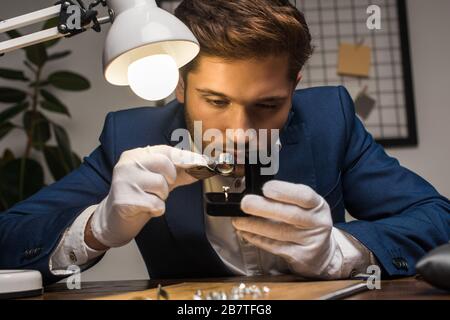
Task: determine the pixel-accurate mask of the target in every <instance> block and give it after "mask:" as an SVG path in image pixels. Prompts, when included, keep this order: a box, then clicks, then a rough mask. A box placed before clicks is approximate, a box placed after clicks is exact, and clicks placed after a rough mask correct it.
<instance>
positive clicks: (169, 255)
mask: <svg viewBox="0 0 450 320" xmlns="http://www.w3.org/2000/svg"><path fill="white" fill-rule="evenodd" d="M176 15H177V17H178V18H180V19H181V20H182V21H183V22H184V23H186V25H188V26H189V28H190V29H191V30H192V32H193V33H194V35H195V36H196V37H197V39H198V40H199V42H200V45H201V52H200V55H199V56H198V57H197V58H196V59H195V60H194V61H193V62H192V63H190V64H189V65H187V66H186V67H184V68H183V69H182V70H181V77H180V83H179V85H178V87H177V90H176V96H177V100H176V101H173V102H171V103H170V104H169V105H167V106H165V107H163V108H140V109H134V110H127V111H121V112H117V113H112V114H109V115H108V117H107V119H106V123H105V127H104V129H103V132H102V135H101V137H100V142H101V144H100V146H99V147H98V148H97V149H96V150H95V151H94V152H93V153H92V154H91V155H90V156H89V157H86V158H85V159H84V163H83V164H82V165H81V167H80V168H79V169H77V170H76V171H75V172H73V173H72V174H70V175H68V176H67V177H65V178H64V179H62V180H61V181H59V182H57V183H55V184H53V185H51V186H49V187H47V188H45V189H44V190H42V191H41V192H39V193H38V194H36V195H34V196H33V197H31V198H29V199H28V200H26V201H24V202H22V203H19V204H17V205H16V206H15V207H13V208H11V209H10V210H8V211H7V212H6V213H4V214H2V215H0V268H13V269H35V270H39V271H41V273H42V274H43V277H44V282H45V283H46V284H49V283H52V282H55V281H57V280H59V279H61V278H62V277H64V276H67V275H68V272H67V271H66V269H67V267H68V266H69V265H73V264H75V265H79V266H80V267H81V268H82V269H83V270H84V269H87V268H89V267H92V266H93V265H94V264H95V263H97V262H98V261H99V260H100V259H101V257H102V255H103V254H104V253H105V252H106V251H107V250H108V249H109V248H112V247H120V246H123V245H125V244H126V243H128V242H130V241H131V240H133V239H135V240H136V242H137V244H138V247H139V249H140V252H141V254H142V256H143V258H144V260H145V263H146V265H147V268H148V271H149V274H150V277H151V278H176V277H217V276H228V275H257V274H283V273H294V274H297V275H299V276H302V277H305V278H311V279H343V278H349V277H351V276H352V275H353V274H355V273H360V272H365V271H366V270H367V268H368V267H369V266H371V265H374V264H376V265H378V266H379V267H380V268H381V270H382V272H383V275H385V276H386V277H392V276H407V275H413V274H414V273H415V267H414V266H415V263H416V261H417V260H418V259H420V258H421V257H422V256H423V255H424V254H425V253H426V252H428V251H429V250H431V249H433V248H435V247H436V246H439V245H441V244H444V243H446V242H448V241H449V237H450V228H449V224H450V215H449V212H450V203H449V201H448V199H446V198H445V197H443V196H440V195H439V194H438V193H437V192H436V190H435V189H434V188H433V187H432V186H431V185H430V184H428V183H427V182H426V181H424V180H423V179H422V178H420V177H419V176H417V175H416V174H414V173H412V172H410V171H408V170H407V169H405V168H403V167H401V166H400V165H399V163H398V161H396V160H395V159H392V158H390V157H389V156H387V155H386V153H385V152H384V151H383V149H382V148H381V147H380V146H379V145H378V144H376V143H375V142H374V140H373V139H372V137H371V135H370V134H368V133H367V132H366V130H365V129H364V127H363V125H362V124H361V122H360V121H359V120H358V118H357V117H356V116H355V111H354V108H353V103H352V100H351V97H350V96H349V94H348V93H347V91H346V90H345V89H344V88H342V87H337V88H334V87H327V88H315V89H308V90H300V91H295V88H296V87H297V85H298V84H299V82H300V80H301V77H302V76H301V69H302V67H303V65H304V64H305V62H306V61H307V60H308V58H309V57H310V55H311V54H312V48H311V36H310V33H309V30H308V26H307V24H306V22H305V19H304V16H303V15H302V14H301V13H300V12H299V11H298V10H297V9H295V8H294V7H293V6H292V5H290V4H289V3H288V1H282V0H235V1H229V0H216V1H203V0H185V1H183V2H182V3H181V4H180V6H179V7H178V8H177V10H176ZM195 121H201V124H202V130H203V131H206V130H208V129H216V130H219V131H220V132H222V133H225V131H226V130H227V129H243V130H247V129H256V130H258V129H268V130H269V131H274V130H276V129H279V130H280V142H281V151H280V154H279V171H278V172H277V173H276V175H275V179H274V180H272V181H270V182H268V183H266V184H265V185H264V187H263V195H262V196H259V195H247V196H246V197H244V199H243V200H242V202H241V207H242V210H243V211H244V212H246V213H247V214H248V216H247V217H243V218H228V217H211V216H209V215H207V214H205V212H204V204H203V194H204V193H205V192H210V191H219V192H220V190H221V187H222V186H230V187H231V189H232V190H231V191H239V190H240V189H242V186H240V184H242V181H241V180H239V178H237V179H234V178H224V177H219V176H216V177H213V178H209V179H206V180H204V181H197V180H196V179H195V178H193V177H192V176H191V175H189V174H188V173H187V172H186V169H188V168H190V167H192V166H193V165H194V164H201V163H203V162H204V161H205V159H204V158H203V157H202V156H201V155H200V154H198V153H195V152H191V151H188V150H179V149H176V148H174V146H175V145H176V143H177V141H173V139H171V136H172V133H173V132H174V131H175V130H177V129H182V128H187V129H189V131H190V132H191V133H193V134H195V132H194V131H195V128H194V122H195ZM238 131H239V130H238ZM239 138H240V137H239V136H238V135H236V136H233V137H232V139H233V140H234V142H235V141H236V140H238V139H239ZM205 142H206V141H202V143H203V144H204V143H205ZM246 143H248V141H246ZM187 158H189V159H190V161H191V162H187V161H185V160H186V159H187ZM345 209H347V210H348V212H349V213H350V214H352V215H353V216H354V217H355V218H357V219H358V221H353V222H349V223H346V222H345Z"/></svg>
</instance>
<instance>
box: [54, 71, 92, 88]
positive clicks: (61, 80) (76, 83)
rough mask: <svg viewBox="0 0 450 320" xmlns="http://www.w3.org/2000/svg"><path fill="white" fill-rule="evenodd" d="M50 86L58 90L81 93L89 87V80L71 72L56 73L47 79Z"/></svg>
mask: <svg viewBox="0 0 450 320" xmlns="http://www.w3.org/2000/svg"><path fill="white" fill-rule="evenodd" d="M48 81H49V82H50V84H51V85H53V86H54V87H56V88H58V89H63V90H70V91H82V90H87V89H89V88H90V87H91V84H90V83H89V80H87V79H86V78H85V77H83V76H81V75H79V74H76V73H73V72H71V71H58V72H55V73H52V74H51V75H50V76H49V77H48Z"/></svg>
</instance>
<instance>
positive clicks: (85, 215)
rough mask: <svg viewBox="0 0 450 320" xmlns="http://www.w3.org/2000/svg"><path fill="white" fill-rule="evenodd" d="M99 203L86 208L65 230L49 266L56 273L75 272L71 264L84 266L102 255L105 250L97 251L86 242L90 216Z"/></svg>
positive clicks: (66, 273)
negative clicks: (85, 236) (85, 232)
mask: <svg viewBox="0 0 450 320" xmlns="http://www.w3.org/2000/svg"><path fill="white" fill-rule="evenodd" d="M96 208H97V205H94V206H90V207H89V208H87V209H86V210H84V211H83V212H82V213H81V214H80V215H79V216H78V217H77V218H76V219H75V221H74V223H73V224H72V225H71V226H70V227H69V228H68V229H67V230H66V231H65V233H64V235H63V237H62V239H61V241H60V242H59V244H58V246H57V248H56V250H55V251H54V252H53V254H52V256H51V258H50V263H49V268H50V271H51V272H52V273H53V274H55V275H68V274H71V273H73V271H72V270H69V266H71V265H76V266H82V265H84V264H86V263H88V262H91V261H92V260H93V259H95V258H97V257H99V256H100V255H102V254H103V253H104V252H105V251H106V250H105V251H97V250H94V249H92V248H90V247H89V246H88V245H87V244H86V243H85V242H84V230H85V228H86V224H87V222H88V221H89V218H90V217H91V216H92V214H93V213H94V211H95V209H96Z"/></svg>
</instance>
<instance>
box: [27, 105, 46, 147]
mask: <svg viewBox="0 0 450 320" xmlns="http://www.w3.org/2000/svg"><path fill="white" fill-rule="evenodd" d="M23 126H24V127H25V130H26V131H27V133H28V135H29V136H31V137H32V139H33V148H35V149H37V150H42V149H43V147H44V145H45V144H46V143H47V142H48V141H49V140H50V138H51V134H50V123H49V121H48V119H47V118H46V117H45V116H44V115H43V114H42V113H40V112H38V111H27V112H25V114H24V116H23Z"/></svg>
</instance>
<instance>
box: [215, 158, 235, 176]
mask: <svg viewBox="0 0 450 320" xmlns="http://www.w3.org/2000/svg"><path fill="white" fill-rule="evenodd" d="M216 163H217V165H216V171H217V172H219V173H220V174H222V175H229V174H232V173H233V171H234V167H235V166H234V156H233V155H232V154H231V153H222V154H220V156H219V158H218V159H217V162H216Z"/></svg>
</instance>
